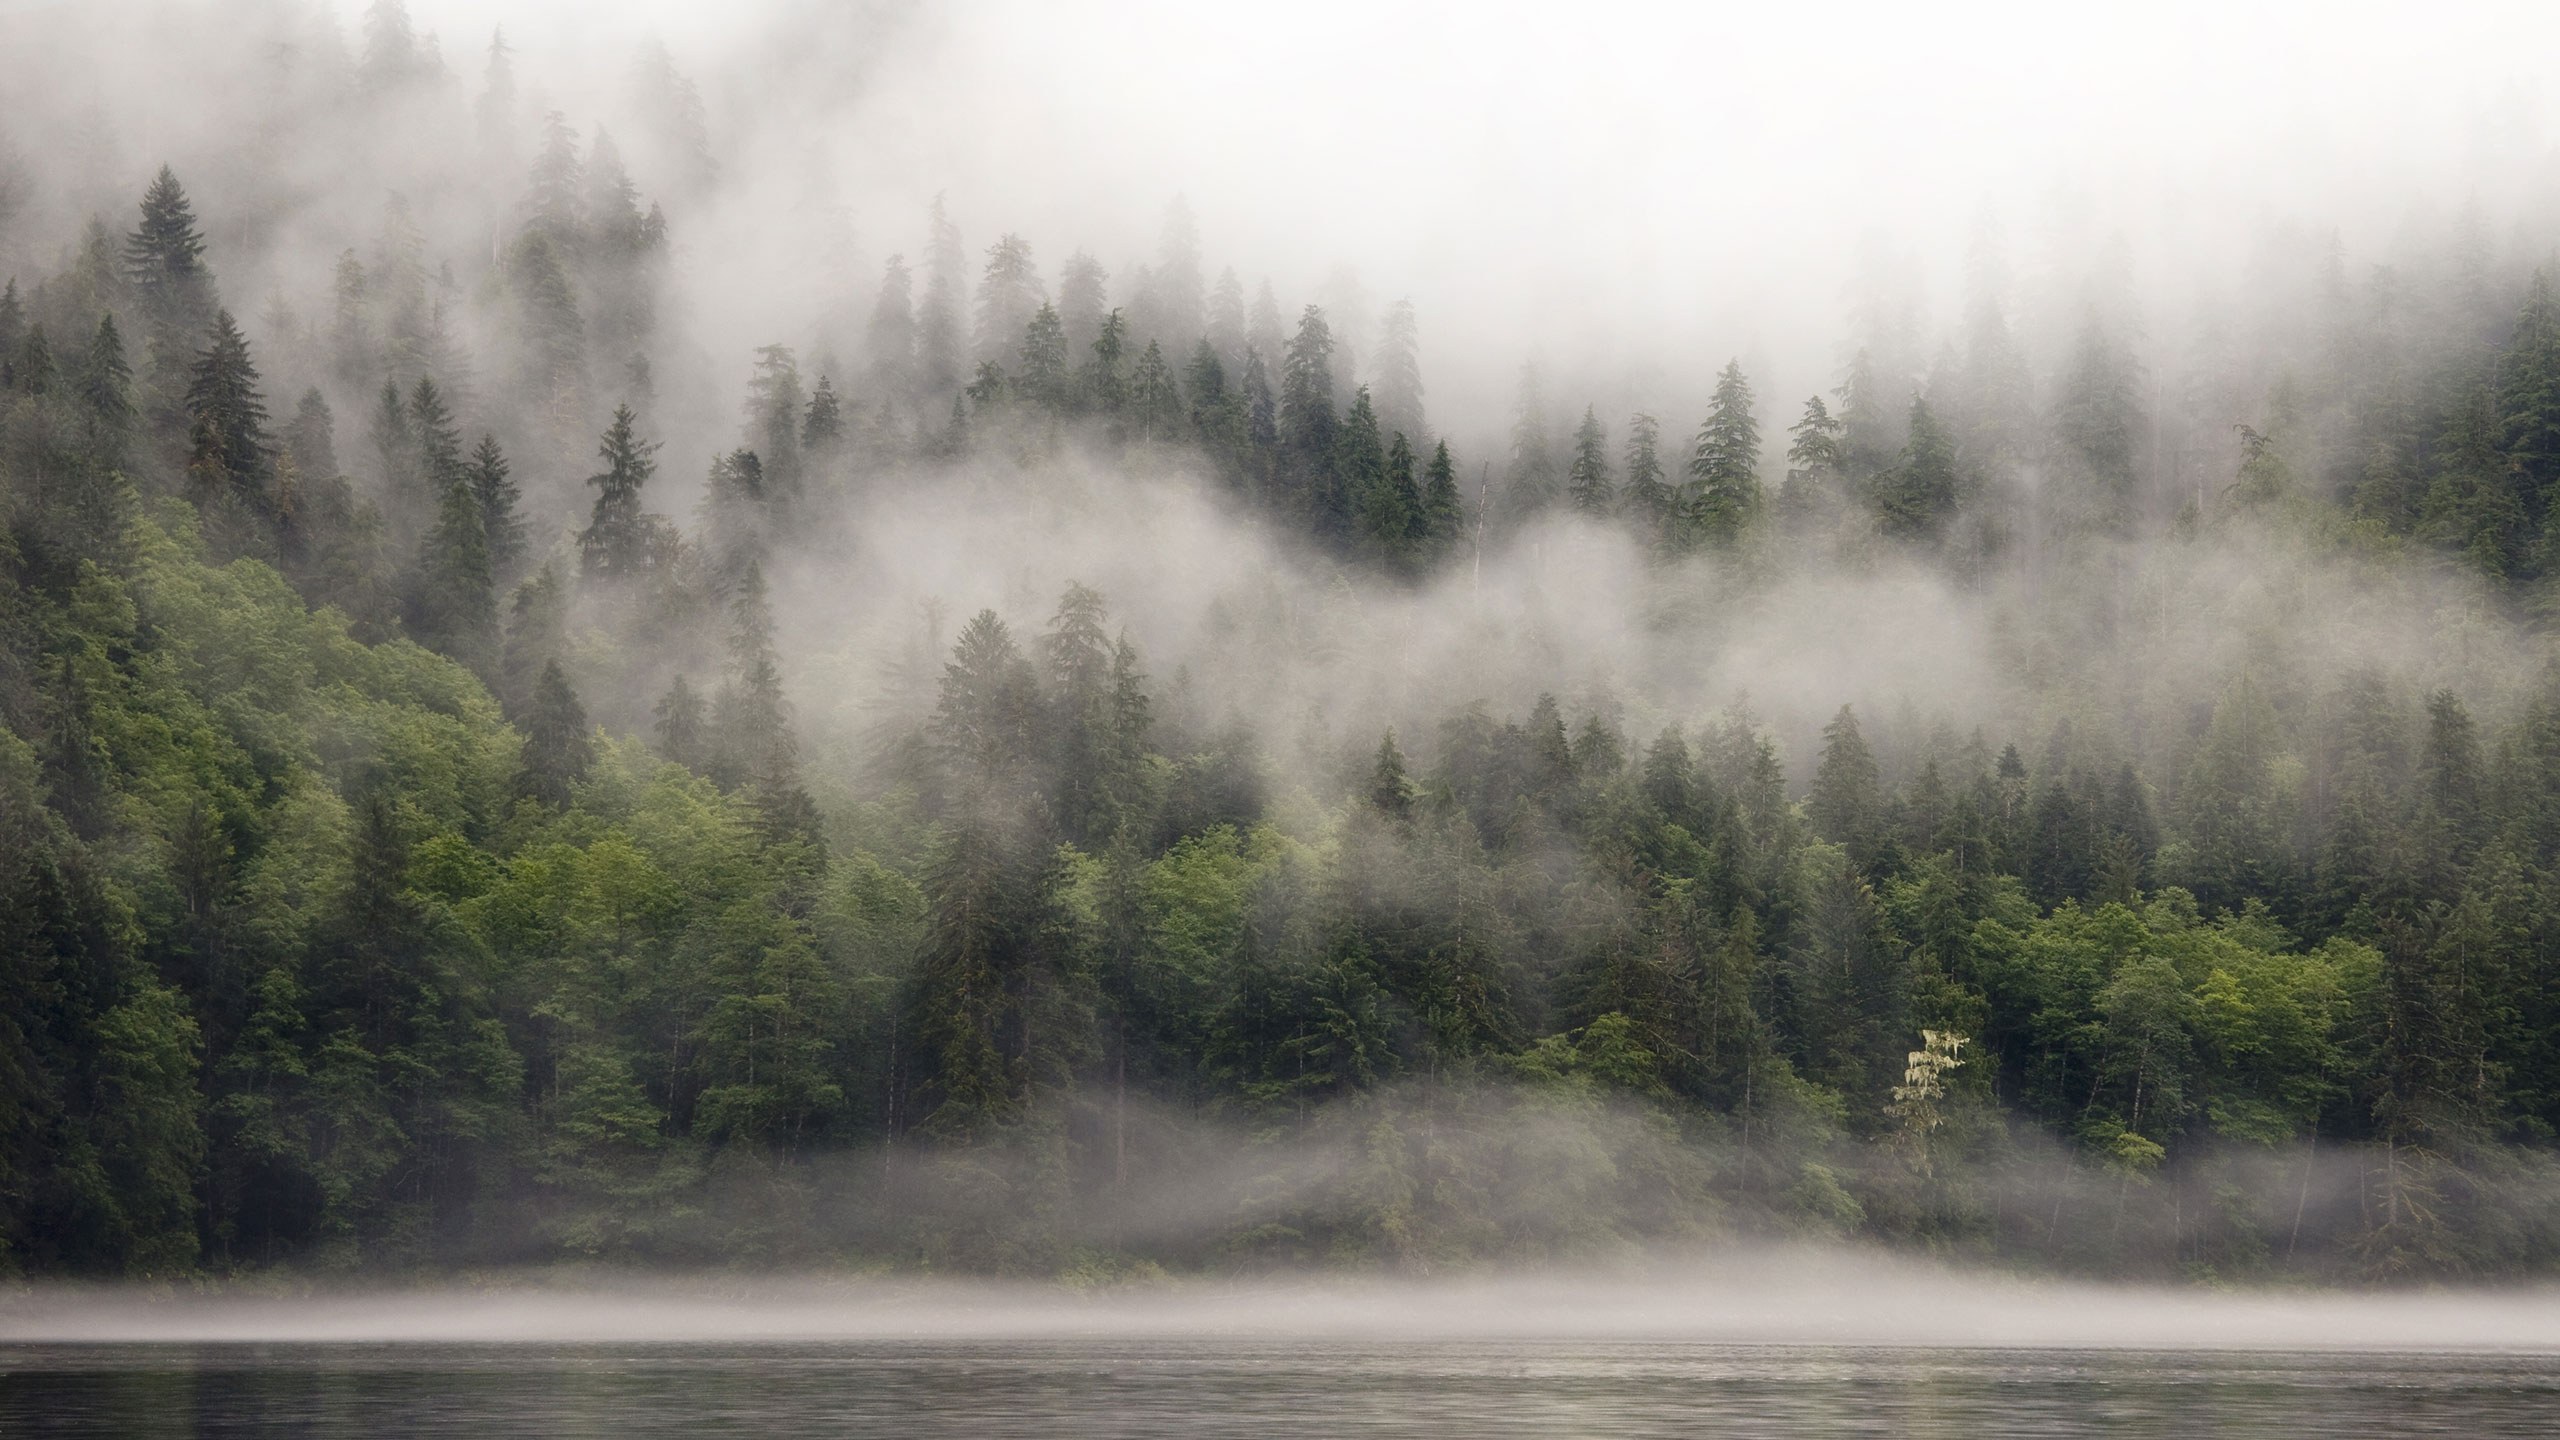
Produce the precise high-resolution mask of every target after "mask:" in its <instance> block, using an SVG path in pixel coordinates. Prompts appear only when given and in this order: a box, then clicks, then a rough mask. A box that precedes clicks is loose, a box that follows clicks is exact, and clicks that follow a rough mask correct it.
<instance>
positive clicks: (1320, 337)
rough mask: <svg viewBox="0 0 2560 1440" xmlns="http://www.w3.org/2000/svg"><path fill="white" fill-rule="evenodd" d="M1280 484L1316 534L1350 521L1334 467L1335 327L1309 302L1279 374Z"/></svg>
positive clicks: (1332, 535) (1341, 528)
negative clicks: (1326, 321)
mask: <svg viewBox="0 0 2560 1440" xmlns="http://www.w3.org/2000/svg"><path fill="white" fill-rule="evenodd" d="M1279 418H1280V434H1279V440H1280V462H1281V467H1282V475H1281V478H1282V483H1283V484H1284V485H1285V486H1286V487H1287V489H1288V492H1289V494H1290V496H1291V498H1292V500H1293V501H1294V506H1293V508H1295V510H1296V511H1297V512H1298V515H1299V517H1300V518H1301V519H1302V520H1303V522H1304V523H1305V524H1306V525H1307V527H1308V528H1309V530H1311V531H1312V532H1313V533H1315V534H1316V535H1318V536H1320V537H1322V538H1325V539H1329V540H1338V539H1340V538H1341V537H1342V536H1343V535H1344V533H1345V532H1346V531H1347V529H1348V528H1349V527H1348V521H1349V519H1350V515H1349V511H1348V507H1347V505H1346V504H1345V500H1346V497H1345V495H1344V494H1343V491H1342V486H1341V482H1340V477H1339V476H1338V475H1336V473H1335V471H1334V463H1335V454H1336V445H1335V432H1336V430H1337V429H1338V428H1339V427H1338V425H1337V423H1336V418H1335V415H1334V409H1333V330H1332V328H1331V327H1330V326H1328V325H1327V324H1326V323H1325V318H1324V312H1323V311H1322V310H1320V309H1318V308H1317V307H1315V306H1313V305H1310V306H1308V307H1307V308H1306V310H1305V311H1304V312H1303V313H1301V314H1300V315H1299V317H1298V333H1297V335H1296V336H1295V337H1294V338H1292V339H1291V340H1290V341H1289V351H1288V354H1287V355H1286V356H1285V357H1284V360H1283V363H1282V366H1281V374H1280V417H1279Z"/></svg>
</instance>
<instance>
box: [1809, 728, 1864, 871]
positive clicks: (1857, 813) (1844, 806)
mask: <svg viewBox="0 0 2560 1440" xmlns="http://www.w3.org/2000/svg"><path fill="white" fill-rule="evenodd" d="M1883 805H1884V799H1883V785H1882V782H1881V780H1880V779H1879V778H1878V775H1877V771H1876V759H1875V753H1874V752H1873V751H1871V750H1869V749H1868V748H1867V742H1866V737H1865V736H1863V735H1862V734H1860V733H1859V730H1858V715H1857V712H1856V711H1855V710H1852V709H1851V708H1850V707H1848V706H1846V705H1843V706H1841V707H1840V713H1839V714H1837V715H1834V716H1833V717H1832V718H1831V723H1830V724H1829V725H1826V726H1824V727H1823V729H1822V760H1821V763H1820V764H1818V765H1816V766H1815V767H1814V772H1813V792H1812V794H1811V795H1810V796H1809V797H1808V798H1807V799H1806V801H1805V815H1806V817H1807V818H1808V819H1810V820H1812V821H1813V827H1814V829H1815V830H1816V831H1817V832H1819V833H1820V834H1821V835H1822V837H1823V838H1824V839H1827V840H1830V841H1832V842H1833V843H1835V844H1838V845H1841V846H1843V847H1845V848H1846V849H1847V850H1848V852H1849V855H1850V858H1851V859H1852V860H1854V861H1856V862H1857V863H1859V864H1861V865H1863V864H1866V863H1868V862H1869V861H1870V860H1872V859H1873V857H1874V850H1875V844H1876V842H1877V840H1878V839H1879V838H1880V835H1881V830H1882V826H1881V822H1882V820H1883Z"/></svg>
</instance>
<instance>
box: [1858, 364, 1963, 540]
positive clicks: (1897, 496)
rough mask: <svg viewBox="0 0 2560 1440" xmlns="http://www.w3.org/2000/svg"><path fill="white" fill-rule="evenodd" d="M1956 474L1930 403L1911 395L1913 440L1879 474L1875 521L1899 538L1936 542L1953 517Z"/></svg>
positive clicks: (1952, 448)
mask: <svg viewBox="0 0 2560 1440" xmlns="http://www.w3.org/2000/svg"><path fill="white" fill-rule="evenodd" d="M1956 500H1957V475H1956V455H1955V443H1954V441H1952V440H1951V439H1950V438H1949V437H1948V435H1947V432H1946V429H1945V428H1944V427H1943V426H1941V425H1939V423H1938V418H1937V415H1936V414H1935V413H1934V412H1933V411H1931V410H1930V408H1929V402H1928V401H1927V400H1925V399H1923V398H1921V397H1919V396H1916V395H1915V396H1913V397H1912V399H1911V441H1910V443H1909V444H1907V445H1905V446H1904V447H1903V451H1902V459H1901V462H1900V463H1899V464H1897V465H1895V466H1894V467H1893V469H1892V470H1890V471H1888V472H1886V473H1885V474H1883V475H1880V476H1878V477H1877V479H1876V482H1875V491H1874V505H1875V510H1876V523H1877V525H1878V526H1879V527H1880V528H1881V529H1882V530H1883V531H1884V533H1885V534H1887V535H1889V536H1892V537H1893V538H1895V539H1897V540H1906V541H1912V542H1915V543H1920V544H1934V543H1936V542H1937V541H1938V540H1939V539H1940V538H1941V537H1942V536H1944V535H1945V534H1946V531H1947V525H1948V522H1949V521H1950V520H1952V519H1953V518H1954V516H1955V509H1956Z"/></svg>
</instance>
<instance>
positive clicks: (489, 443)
mask: <svg viewBox="0 0 2560 1440" xmlns="http://www.w3.org/2000/svg"><path fill="white" fill-rule="evenodd" d="M315 393H316V392H315ZM306 403H307V402H306ZM464 478H465V481H466V483H467V484H468V485H469V486H470V489H471V498H472V501H473V503H474V504H475V505H477V506H478V508H479V511H480V533H481V536H482V538H483V539H484V540H485V541H486V543H487V545H488V549H489V575H490V578H491V579H492V580H493V581H494V582H495V583H497V584H500V585H507V584H512V583H514V580H515V575H516V569H517V567H518V566H519V565H521V564H522V563H523V561H524V555H525V538H524V519H523V517H522V516H521V515H519V514H518V513H517V510H516V507H517V501H518V499H519V498H520V494H521V492H520V491H519V490H518V489H517V487H516V482H515V480H514V479H513V478H512V475H511V473H510V467H509V466H508V464H507V457H506V453H505V452H504V451H502V450H500V449H499V448H498V437H497V436H495V435H487V434H484V435H482V436H481V437H480V443H479V444H478V445H477V446H475V447H474V448H473V449H472V451H471V461H470V465H469V467H468V469H467V470H466V471H465V476H464Z"/></svg>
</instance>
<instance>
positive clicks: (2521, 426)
mask: <svg viewBox="0 0 2560 1440" xmlns="http://www.w3.org/2000/svg"><path fill="white" fill-rule="evenodd" d="M2497 385H2498V395H2497V407H2498V413H2497V422H2498V438H2499V439H2500V440H2502V441H2503V442H2504V443H2505V450H2506V453H2507V456H2508V458H2509V460H2510V462H2511V465H2512V472H2511V473H2512V474H2513V476H2514V479H2513V481H2512V482H2511V483H2512V485H2513V487H2514V493H2515V497H2516V500H2517V502H2519V504H2520V508H2522V509H2523V510H2524V511H2525V513H2526V514H2527V515H2529V516H2531V517H2532V519H2533V520H2534V521H2535V522H2536V523H2539V524H2541V525H2543V526H2544V527H2545V535H2546V537H2548V536H2549V534H2550V526H2551V522H2550V520H2549V516H2550V514H2551V512H2552V509H2553V503H2552V502H2553V499H2554V489H2555V487H2560V296H2555V294H2554V287H2553V284H2552V278H2551V272H2550V271H2549V270H2548V269H2547V268H2545V269H2537V270H2536V271H2534V275H2533V283H2532V285H2531V286H2530V287H2529V288H2528V289H2527V290H2526V292H2525V301H2524V308H2523V309H2522V311H2521V312H2519V313H2518V315H2517V316H2516V327H2515V333H2514V334H2513V336H2511V337H2510V338H2509V340H2508V342H2507V349H2506V353H2505V354H2504V355H2503V356H2501V357H2500V358H2499V361H2498V378H2497ZM2480 508H2482V509H2484V510H2494V509H2496V508H2499V507H2494V506H2489V505H2483V506H2481V507H2480ZM2481 528H2482V529H2484V530H2489V531H2491V532H2492V533H2494V531H2495V530H2496V529H2497V528H2498V526H2497V523H2496V521H2494V520H2493V521H2491V522H2489V523H2488V524H2486V525H2483V526H2482V527H2481ZM2543 548H2544V550H2545V552H2546V555H2547V554H2549V553H2551V552H2553V551H2554V549H2555V547H2554V545H2553V543H2552V541H2551V540H2550V539H2549V538H2546V539H2545V540H2544V542H2543ZM2544 568H2545V570H2546V571H2560V566H2552V565H2550V564H2548V563H2547V562H2546V564H2545V566H2544Z"/></svg>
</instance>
